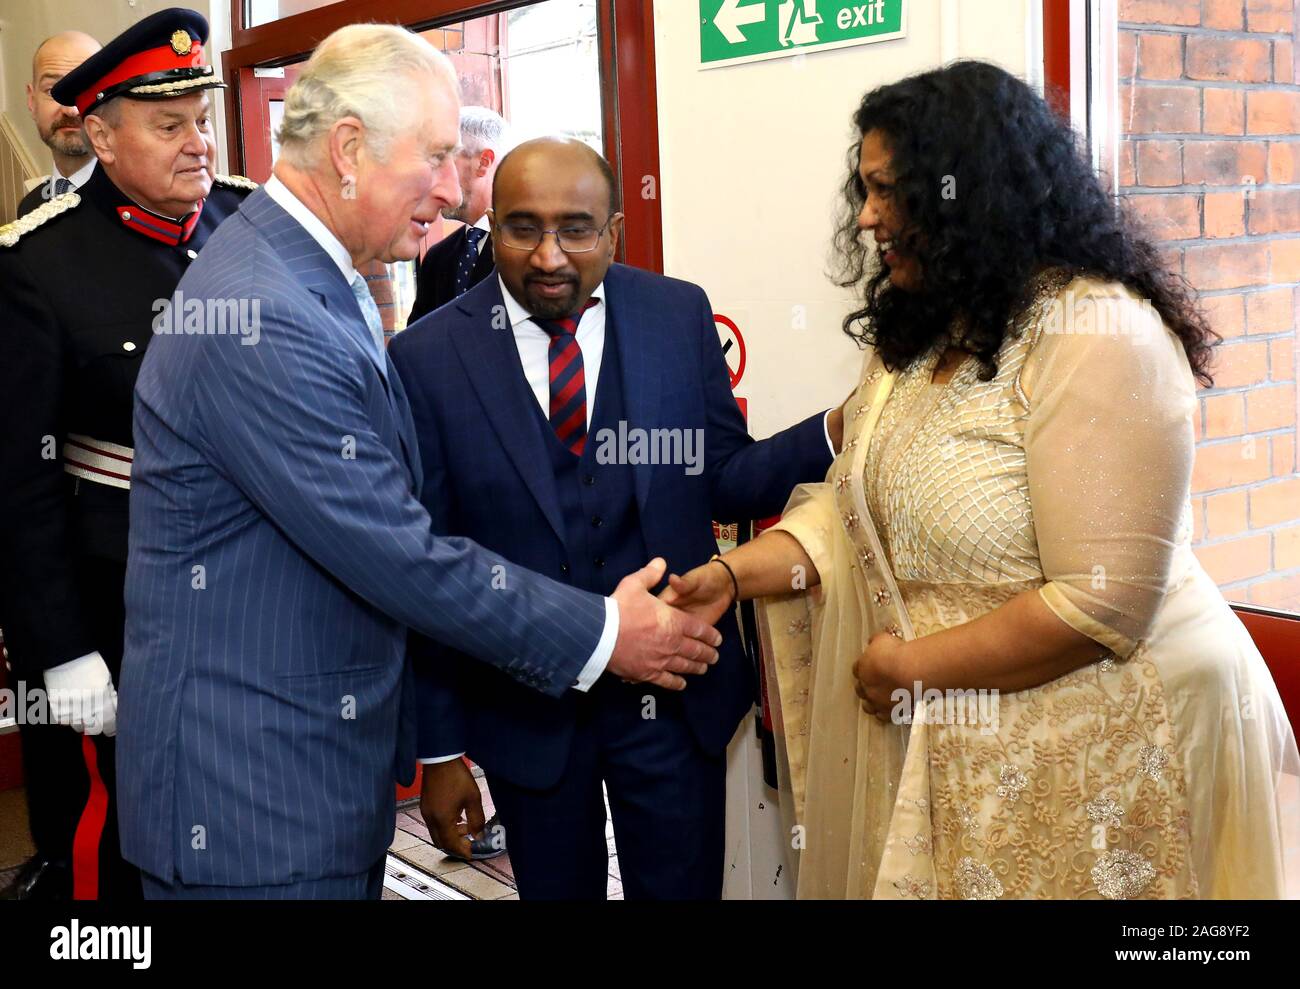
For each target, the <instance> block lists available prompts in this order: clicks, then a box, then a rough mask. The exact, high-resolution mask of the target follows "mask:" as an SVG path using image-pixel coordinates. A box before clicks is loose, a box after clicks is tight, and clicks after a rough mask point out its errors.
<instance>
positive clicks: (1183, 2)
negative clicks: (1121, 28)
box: [1119, 0, 1201, 25]
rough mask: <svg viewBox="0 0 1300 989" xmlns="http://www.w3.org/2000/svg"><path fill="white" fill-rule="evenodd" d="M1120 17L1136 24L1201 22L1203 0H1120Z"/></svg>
mask: <svg viewBox="0 0 1300 989" xmlns="http://www.w3.org/2000/svg"><path fill="white" fill-rule="evenodd" d="M1119 19H1120V20H1121V21H1132V22H1134V23H1136V24H1184V25H1195V24H1200V23H1201V0H1119Z"/></svg>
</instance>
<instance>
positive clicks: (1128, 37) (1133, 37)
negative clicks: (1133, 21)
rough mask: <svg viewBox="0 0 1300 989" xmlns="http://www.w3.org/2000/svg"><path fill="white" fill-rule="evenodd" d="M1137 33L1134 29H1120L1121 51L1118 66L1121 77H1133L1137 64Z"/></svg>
mask: <svg viewBox="0 0 1300 989" xmlns="http://www.w3.org/2000/svg"><path fill="white" fill-rule="evenodd" d="M1137 39H1138V36H1137V33H1136V32H1134V31H1120V33H1119V51H1118V59H1117V60H1118V63H1119V65H1118V67H1119V78H1121V79H1132V78H1133V74H1134V72H1135V71H1136V66H1137Z"/></svg>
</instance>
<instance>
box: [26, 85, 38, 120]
mask: <svg viewBox="0 0 1300 989" xmlns="http://www.w3.org/2000/svg"><path fill="white" fill-rule="evenodd" d="M24 88H25V89H26V90H27V112H28V113H30V114H31V115H32V116H33V117H35V116H36V90H35V89H34V88H32V84H31V83H30V82H29V83H28V84H27V85H26V86H25V87H24Z"/></svg>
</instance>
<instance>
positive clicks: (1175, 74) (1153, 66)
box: [1137, 34, 1268, 79]
mask: <svg viewBox="0 0 1300 989" xmlns="http://www.w3.org/2000/svg"><path fill="white" fill-rule="evenodd" d="M1267 47H1268V46H1267V43H1265V48H1267ZM1137 65H1138V76H1139V77H1141V78H1143V79H1178V78H1180V77H1181V76H1182V74H1183V37H1182V35H1180V34H1143V35H1140V36H1139V37H1138V51H1137Z"/></svg>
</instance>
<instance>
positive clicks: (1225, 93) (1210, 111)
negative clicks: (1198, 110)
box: [1202, 87, 1246, 134]
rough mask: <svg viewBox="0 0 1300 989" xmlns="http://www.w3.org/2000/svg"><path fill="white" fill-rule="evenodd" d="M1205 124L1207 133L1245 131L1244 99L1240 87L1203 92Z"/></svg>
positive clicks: (1208, 88) (1238, 132) (1211, 89)
mask: <svg viewBox="0 0 1300 989" xmlns="http://www.w3.org/2000/svg"><path fill="white" fill-rule="evenodd" d="M1204 102H1205V125H1204V127H1203V128H1202V130H1204V131H1205V133H1207V134H1244V133H1246V100H1245V99H1244V93H1243V92H1242V90H1240V89H1215V88H1212V87H1206V89H1205V92H1204Z"/></svg>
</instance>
